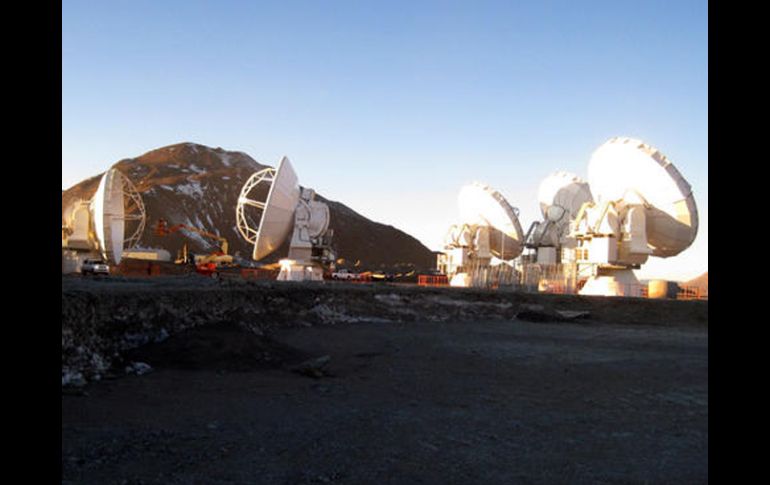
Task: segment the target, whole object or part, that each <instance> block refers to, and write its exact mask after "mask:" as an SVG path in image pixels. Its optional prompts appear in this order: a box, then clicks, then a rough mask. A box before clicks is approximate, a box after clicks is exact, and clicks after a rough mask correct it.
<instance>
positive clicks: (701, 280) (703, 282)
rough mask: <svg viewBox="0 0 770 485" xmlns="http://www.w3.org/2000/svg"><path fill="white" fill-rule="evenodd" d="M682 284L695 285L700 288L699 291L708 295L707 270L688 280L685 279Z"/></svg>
mask: <svg viewBox="0 0 770 485" xmlns="http://www.w3.org/2000/svg"><path fill="white" fill-rule="evenodd" d="M682 285H683V286H695V287H697V288H700V289H701V291H702V292H703V293H704V294H706V295H708V293H709V272H708V271H706V272H705V273H703V274H702V275H700V276H698V277H697V278H693V279H691V280H690V281H686V282H684V283H682Z"/></svg>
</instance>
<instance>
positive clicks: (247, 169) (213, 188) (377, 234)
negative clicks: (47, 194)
mask: <svg viewBox="0 0 770 485" xmlns="http://www.w3.org/2000/svg"><path fill="white" fill-rule="evenodd" d="M114 166H115V167H116V168H118V169H119V170H121V171H122V172H123V173H124V174H125V175H127V176H128V177H129V178H130V179H131V181H132V182H133V183H134V184H135V185H136V187H137V189H138V190H139V192H140V193H141V195H142V199H143V201H144V204H145V207H146V210H147V225H146V227H145V230H144V232H143V234H142V237H141V239H140V242H139V245H140V246H142V247H155V248H165V249H168V250H169V251H170V252H171V253H172V255H173V254H176V252H177V250H179V249H180V248H181V247H182V245H183V244H184V243H185V242H187V243H188V246H189V249H190V251H193V252H207V251H211V250H212V249H214V248H215V247H216V241H212V240H209V239H207V238H204V237H203V236H201V235H199V234H196V233H193V232H182V231H179V232H177V233H175V234H172V235H169V236H165V237H162V236H157V235H155V233H154V230H153V229H154V225H155V223H156V222H157V221H158V219H160V218H163V219H165V220H166V221H168V224H169V225H170V226H171V225H174V224H188V225H191V226H194V227H197V228H199V229H202V230H204V231H208V232H212V233H215V234H219V235H220V236H223V237H225V238H226V239H227V240H228V242H229V245H230V252H231V253H232V254H240V255H241V256H243V257H244V258H250V255H251V246H250V244H249V243H248V242H246V241H245V240H244V239H243V238H242V237H241V235H240V233H239V232H238V230H237V227H236V221H235V207H236V202H237V199H238V195H239V193H240V190H241V187H242V185H243V184H244V182H245V181H246V179H248V177H249V176H251V174H252V173H254V172H255V171H257V170H260V169H262V168H265V167H266V165H262V164H260V163H258V162H256V161H255V160H254V159H253V158H251V157H250V156H249V155H247V154H245V153H243V152H233V151H226V150H223V149H222V148H210V147H207V146H203V145H198V144H194V143H180V144H176V145H171V146H167V147H163V148H159V149H157V150H153V151H150V152H148V153H145V154H144V155H142V156H140V157H136V158H128V159H124V160H121V161H119V162H118V163H116V164H115V165H114ZM101 175H102V174H98V175H96V176H94V177H91V178H89V179H86V180H83V181H82V182H80V183H78V184H76V185H74V186H73V187H70V188H69V189H67V190H65V191H64V192H63V193H62V214H63V213H64V210H65V208H66V207H68V206H69V205H70V204H72V203H73V202H75V201H76V200H78V199H89V198H91V197H92V196H93V194H94V192H95V191H96V188H97V186H98V184H99V179H100V177H101ZM319 198H320V199H321V200H323V201H325V202H327V203H328V204H329V209H330V213H331V222H330V224H329V227H330V228H331V229H333V230H334V246H335V247H336V249H337V254H338V257H340V258H344V259H345V260H346V261H347V262H349V263H353V262H355V261H357V260H360V262H361V267H368V268H371V269H375V268H396V267H406V266H407V265H410V264H411V265H414V266H416V267H418V268H429V267H432V266H433V265H434V264H435V261H434V256H433V254H432V253H431V251H430V250H429V249H428V248H427V247H425V246H424V245H423V244H421V243H420V242H419V241H418V240H417V239H415V238H413V237H412V236H410V235H408V234H406V233H404V232H403V231H400V230H398V229H396V228H394V227H392V226H387V225H384V224H379V223H377V222H374V221H371V220H369V219H367V218H366V217H364V216H362V215H361V214H358V213H357V212H355V211H354V210H352V209H351V208H349V207H347V206H345V205H344V204H342V203H340V202H336V201H331V200H327V199H325V198H323V197H322V196H320V194H319ZM287 252H288V245H284V247H283V248H281V249H279V250H278V251H277V252H276V253H275V254H274V255H272V257H270V258H268V259H267V261H274V260H277V259H280V258H281V257H285V255H286V254H287Z"/></svg>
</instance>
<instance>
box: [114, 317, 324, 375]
mask: <svg viewBox="0 0 770 485" xmlns="http://www.w3.org/2000/svg"><path fill="white" fill-rule="evenodd" d="M124 357H125V359H126V360H127V361H129V362H130V361H136V362H145V363H147V364H150V365H151V366H152V367H156V368H171V369H193V370H199V369H207V370H227V371H251V370H258V369H279V368H284V367H291V366H293V365H297V364H298V363H301V362H303V361H306V360H307V359H308V358H310V357H315V356H312V355H310V354H307V353H305V352H302V351H300V350H297V349H294V348H292V347H289V346H287V345H284V344H282V343H280V342H276V341H275V340H273V339H271V338H270V337H266V336H261V335H256V334H254V333H252V332H250V331H249V330H246V329H244V328H242V327H240V326H239V325H237V324H232V323H217V324H209V325H203V326H200V327H195V328H192V329H189V330H185V331H183V332H180V333H178V334H176V335H173V336H171V337H169V338H168V339H166V340H164V341H162V342H157V343H151V344H147V345H143V346H141V347H138V348H136V349H133V350H130V351H128V352H126V353H125V356H124Z"/></svg>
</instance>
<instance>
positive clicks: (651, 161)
mask: <svg viewBox="0 0 770 485" xmlns="http://www.w3.org/2000/svg"><path fill="white" fill-rule="evenodd" d="M588 181H589V183H590V184H591V191H592V192H593V193H594V195H595V196H596V199H597V203H598V204H599V205H601V204H602V203H607V202H614V203H616V204H617V205H619V206H624V205H632V204H635V205H642V206H643V207H644V212H645V219H646V236H647V245H648V246H649V247H650V249H652V255H653V256H659V257H664V258H665V257H669V256H675V255H677V254H679V253H680V252H682V251H683V250H685V249H687V248H688V247H689V246H690V245H691V244H692V242H693V241H694V240H695V236H696V235H697V233H698V210H697V207H696V206H695V198H694V196H693V193H692V188H691V187H690V184H688V183H687V181H686V180H685V179H684V177H683V176H682V174H681V173H679V171H678V170H677V169H676V167H675V166H674V164H673V163H671V162H670V161H669V160H668V159H667V158H666V157H665V155H663V154H662V153H661V152H660V151H659V150H657V149H655V148H653V147H651V146H649V145H647V144H645V143H644V142H642V141H640V140H636V139H633V138H625V137H616V138H612V139H610V140H609V141H607V142H606V143H604V144H603V145H602V146H600V147H599V148H598V149H597V150H596V151H595V152H594V153H593V156H592V157H591V161H590V163H589V165H588Z"/></svg>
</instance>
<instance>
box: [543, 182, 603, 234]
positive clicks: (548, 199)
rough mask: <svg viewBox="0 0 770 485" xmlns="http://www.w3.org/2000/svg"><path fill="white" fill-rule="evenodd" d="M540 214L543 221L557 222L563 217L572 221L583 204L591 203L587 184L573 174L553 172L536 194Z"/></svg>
mask: <svg viewBox="0 0 770 485" xmlns="http://www.w3.org/2000/svg"><path fill="white" fill-rule="evenodd" d="M537 200H538V202H540V212H541V213H542V214H543V217H544V218H545V220H548V221H551V222H559V221H560V220H562V219H563V218H564V216H569V217H568V219H574V218H575V217H576V216H577V214H578V212H579V211H580V208H581V207H582V206H583V203H585V202H591V201H592V200H593V197H592V196H591V189H590V188H589V186H588V182H585V181H584V180H583V179H581V178H580V177H578V176H577V175H575V174H572V173H568V172H561V171H560V172H554V173H552V174H551V175H549V176H548V177H546V178H545V180H543V181H542V182H541V183H540V187H539V189H538V192H537Z"/></svg>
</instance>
